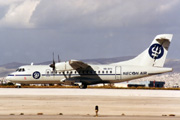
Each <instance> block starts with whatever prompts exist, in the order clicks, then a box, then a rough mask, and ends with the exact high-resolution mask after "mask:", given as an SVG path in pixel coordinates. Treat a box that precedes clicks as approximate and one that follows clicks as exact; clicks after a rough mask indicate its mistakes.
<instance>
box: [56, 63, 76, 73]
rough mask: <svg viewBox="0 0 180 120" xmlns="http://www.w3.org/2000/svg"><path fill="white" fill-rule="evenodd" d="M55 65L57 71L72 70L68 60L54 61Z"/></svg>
mask: <svg viewBox="0 0 180 120" xmlns="http://www.w3.org/2000/svg"><path fill="white" fill-rule="evenodd" d="M55 67H56V71H57V72H63V71H70V70H73V68H72V67H71V65H70V64H69V61H67V62H60V63H56V65H55Z"/></svg>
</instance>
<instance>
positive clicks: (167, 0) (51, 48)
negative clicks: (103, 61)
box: [0, 0, 180, 64]
mask: <svg viewBox="0 0 180 120" xmlns="http://www.w3.org/2000/svg"><path fill="white" fill-rule="evenodd" d="M179 11H180V0H0V55H1V59H0V64H6V63H11V62H20V63H31V62H34V63H38V62H44V61H49V60H52V53H53V52H54V53H55V59H56V60H57V56H58V54H59V55H60V58H61V60H62V61H66V60H70V59H77V60H80V59H94V58H113V57H121V56H136V55H138V54H140V53H141V52H142V51H144V50H145V49H146V48H147V47H149V45H150V44H151V42H152V40H153V39H154V37H155V36H156V35H158V34H164V33H170V34H173V35H174V36H173V40H172V43H171V46H170V49H169V53H168V56H167V58H168V59H180V54H179V51H180V47H179V45H180V12H179Z"/></svg>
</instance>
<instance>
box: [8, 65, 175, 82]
mask: <svg viewBox="0 0 180 120" xmlns="http://www.w3.org/2000/svg"><path fill="white" fill-rule="evenodd" d="M91 68H92V69H91V70H85V71H83V70H80V71H77V70H71V71H63V72H61V71H57V72H56V73H53V71H52V68H50V67H49V65H32V66H31V65H29V66H22V67H20V68H19V69H24V71H22V70H20V71H16V72H13V73H11V74H9V75H8V76H7V77H6V79H7V80H9V81H11V82H13V83H19V84H60V83H64V82H67V81H72V82H80V83H84V84H87V85H91V84H98V83H118V82H123V81H129V80H132V79H136V78H141V77H147V76H150V75H154V74H161V73H165V72H170V71H172V69H171V68H158V67H147V66H146V67H144V66H126V65H122V66H116V65H91ZM37 72H38V73H39V74H37Z"/></svg>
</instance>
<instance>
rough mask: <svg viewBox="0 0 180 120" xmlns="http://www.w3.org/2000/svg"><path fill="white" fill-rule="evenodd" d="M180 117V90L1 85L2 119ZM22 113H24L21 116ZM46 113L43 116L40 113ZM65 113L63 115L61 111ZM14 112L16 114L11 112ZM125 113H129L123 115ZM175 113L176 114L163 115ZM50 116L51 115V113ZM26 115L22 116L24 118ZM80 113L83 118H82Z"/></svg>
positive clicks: (0, 108) (115, 119) (0, 105)
mask: <svg viewBox="0 0 180 120" xmlns="http://www.w3.org/2000/svg"><path fill="white" fill-rule="evenodd" d="M96 105H98V106H99V117H98V120H99V119H107V120H108V119H109V120H110V119H111V120H112V119H114V120H117V119H119V118H120V119H124V120H129V119H132V118H133V119H134V120H136V118H137V119H138V120H139V119H142V120H144V119H149V120H151V119H155V120H156V119H157V120H160V119H162V118H163V119H167V120H169V119H172V118H173V119H180V118H179V117H180V91H173V90H170V91H168V90H129V89H128V90H122V89H85V90H84V89H49V88H48V89H26V88H23V89H16V88H1V89H0V119H2V120H10V119H15V120H16V119H23V120H25V118H26V119H28V118H30V119H33V120H36V119H37V120H38V119H44V117H46V119H47V120H50V119H51V118H53V119H59V117H61V119H65V120H70V119H72V118H73V119H86V120H91V119H97V118H96V117H94V115H95V110H94V107H95V106H96ZM20 113H24V115H23V116H20V115H19V114H20ZM37 113H43V114H44V115H43V116H37ZM59 113H62V114H63V115H58V114H59ZM10 114H13V115H10ZM122 114H125V116H121V115H122ZM170 114H174V115H175V117H164V116H163V117H162V115H167V116H169V115H170ZM49 116H50V117H49ZM21 117H22V118H21ZM79 117H80V118H79Z"/></svg>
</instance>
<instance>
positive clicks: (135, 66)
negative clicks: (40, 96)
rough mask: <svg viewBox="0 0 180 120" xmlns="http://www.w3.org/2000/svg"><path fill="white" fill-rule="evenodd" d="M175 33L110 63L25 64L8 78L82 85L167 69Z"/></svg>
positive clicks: (11, 79)
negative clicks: (125, 58) (125, 57)
mask: <svg viewBox="0 0 180 120" xmlns="http://www.w3.org/2000/svg"><path fill="white" fill-rule="evenodd" d="M172 36H173V35H172V34H161V35H157V36H156V37H155V39H154V40H153V42H152V43H151V45H150V46H149V48H147V49H146V50H145V51H144V52H142V53H141V54H139V55H138V56H137V57H135V58H133V59H131V60H128V61H123V62H118V63H112V64H107V65H92V64H87V63H84V62H82V61H78V60H69V61H67V62H58V63H55V61H54V60H53V63H52V64H51V65H49V66H48V65H44V66H41V65H31V66H22V67H20V68H18V69H17V71H16V72H13V73H11V74H9V75H8V76H7V77H6V79H7V80H9V81H11V82H13V83H16V84H46V83H49V84H53V83H57V84H60V83H64V84H66V83H67V82H70V83H71V84H74V85H75V84H79V86H80V88H87V85H93V84H98V83H118V82H124V81H130V80H133V79H137V78H142V77H147V76H150V75H156V74H161V73H166V72H171V71H172V68H165V67H163V65H164V63H165V59H166V56H167V53H168V48H169V45H170V43H171V40H172Z"/></svg>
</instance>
